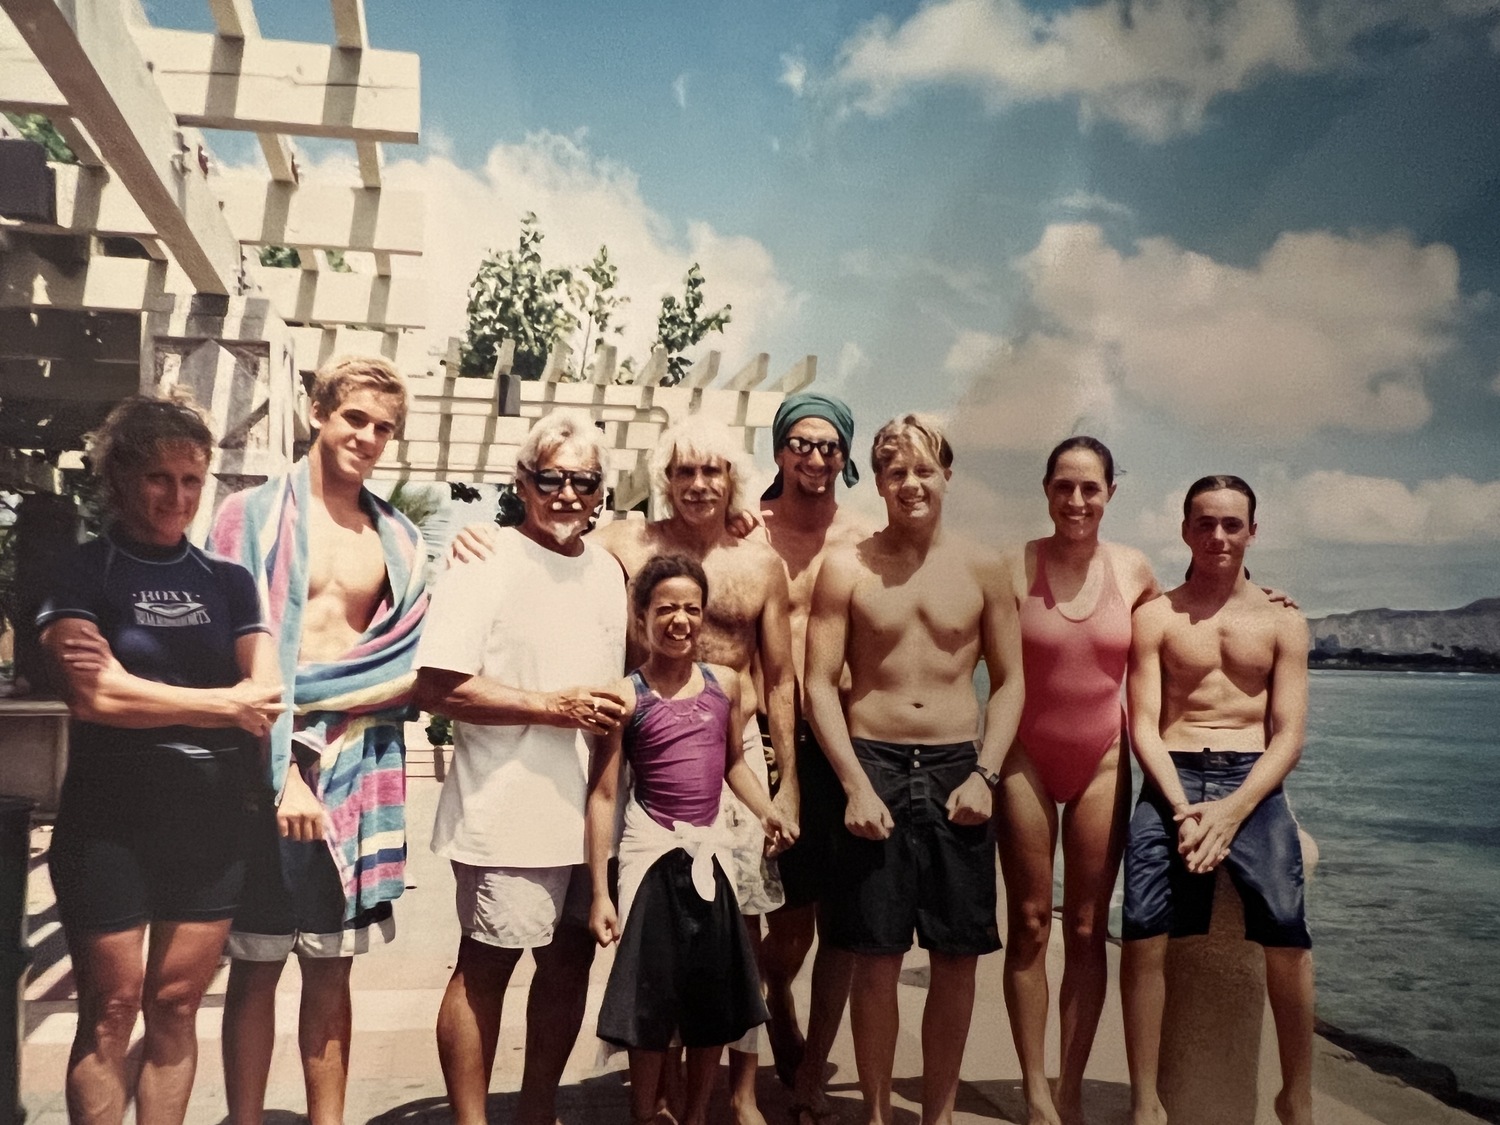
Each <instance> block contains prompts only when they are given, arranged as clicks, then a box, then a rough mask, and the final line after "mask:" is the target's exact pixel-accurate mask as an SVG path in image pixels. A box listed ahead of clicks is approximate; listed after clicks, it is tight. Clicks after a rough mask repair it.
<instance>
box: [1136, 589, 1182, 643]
mask: <svg viewBox="0 0 1500 1125" xmlns="http://www.w3.org/2000/svg"><path fill="white" fill-rule="evenodd" d="M1176 612H1177V610H1176V607H1175V606H1174V605H1173V604H1172V598H1171V595H1170V594H1157V595H1156V597H1154V598H1151V599H1150V600H1148V601H1145V602H1142V603H1141V604H1140V605H1138V606H1136V607H1135V610H1134V611H1133V612H1132V613H1131V615H1130V627H1131V629H1132V630H1133V631H1134V632H1135V633H1136V634H1137V636H1142V635H1159V634H1160V633H1161V632H1163V631H1164V630H1165V629H1166V627H1167V624H1168V623H1169V622H1170V621H1171V620H1172V617H1173V615H1174V614H1175V613H1176Z"/></svg>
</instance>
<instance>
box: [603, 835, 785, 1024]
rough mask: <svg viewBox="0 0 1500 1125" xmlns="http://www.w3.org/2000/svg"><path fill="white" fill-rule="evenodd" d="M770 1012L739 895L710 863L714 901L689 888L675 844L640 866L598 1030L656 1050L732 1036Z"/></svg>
mask: <svg viewBox="0 0 1500 1125" xmlns="http://www.w3.org/2000/svg"><path fill="white" fill-rule="evenodd" d="M769 1018H770V1014H769V1013H768V1012H767V1011H766V1002H765V999H764V998H763V997H762V995H761V988H760V973H759V972H758V971H757V969H756V966H755V956H754V954H753V952H752V951H751V947H750V935H749V934H748V933H747V932H746V931H745V920H744V919H743V918H742V917H740V907H739V902H738V901H737V900H736V899H735V897H734V890H733V888H732V887H730V885H729V880H728V879H727V878H726V877H725V875H724V871H723V868H721V867H720V866H719V864H718V861H717V860H715V861H714V900H713V901H712V902H705V901H704V900H703V898H702V897H701V896H700V895H699V894H698V892H697V891H696V890H695V889H694V888H693V861H692V858H691V857H690V856H689V855H688V854H687V852H686V851H684V850H683V849H682V848H673V849H672V850H671V851H670V852H668V853H667V854H666V855H664V856H662V857H661V858H660V859H658V860H657V861H656V862H655V863H653V864H652V865H651V867H650V869H649V870H648V871H647V872H646V875H645V878H643V879H642V880H641V886H640V890H638V891H637V892H636V896H635V900H634V902H633V903H632V904H631V907H630V917H629V918H627V919H626V920H625V932H624V934H623V935H622V936H621V938H620V948H619V950H618V951H617V952H616V954H615V964H614V968H613V970H612V971H611V972H610V974H609V984H608V985H607V986H606V988H605V990H604V1002H603V1005H602V1006H601V1007H600V1009H599V1038H600V1039H603V1040H604V1041H605V1042H607V1043H613V1044H615V1045H616V1046H618V1047H635V1048H638V1049H641V1050H647V1051H664V1050H666V1049H667V1047H669V1046H670V1045H671V1042H672V1037H673V1035H674V1034H675V1035H677V1036H678V1037H679V1038H680V1039H681V1041H682V1043H683V1045H684V1046H687V1047H717V1046H720V1045H722V1044H725V1043H733V1042H734V1041H735V1040H737V1039H739V1038H740V1037H741V1036H742V1035H744V1034H745V1032H747V1031H749V1030H750V1029H751V1028H752V1027H755V1026H756V1025H757V1024H762V1023H765V1022H766V1020H768V1019H769Z"/></svg>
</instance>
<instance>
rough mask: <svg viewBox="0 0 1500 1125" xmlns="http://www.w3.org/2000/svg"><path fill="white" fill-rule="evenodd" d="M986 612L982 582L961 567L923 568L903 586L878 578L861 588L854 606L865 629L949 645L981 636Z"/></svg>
mask: <svg viewBox="0 0 1500 1125" xmlns="http://www.w3.org/2000/svg"><path fill="white" fill-rule="evenodd" d="M983 612H984V595H983V593H982V592H981V591H980V589H979V584H978V583H977V582H975V581H974V579H973V577H972V576H971V575H970V574H969V573H968V572H967V571H966V570H963V569H960V568H944V569H943V570H942V571H940V572H938V573H935V574H931V575H928V574H923V573H922V572H920V571H919V572H918V573H917V574H916V575H913V576H912V577H910V578H908V579H907V580H906V581H905V582H902V583H899V584H888V583H887V582H885V581H883V580H882V579H881V578H880V577H879V576H872V577H871V578H869V579H867V580H865V581H863V582H861V583H860V584H859V585H858V586H857V587H856V589H855V593H854V597H853V599H852V601H851V605H850V614H851V621H852V623H853V624H854V626H855V628H856V631H858V632H860V633H864V634H870V635H875V636H885V637H891V638H900V637H903V636H905V635H907V634H910V633H913V632H914V631H915V632H919V633H921V634H925V635H926V636H928V637H930V638H931V639H932V640H933V641H935V642H936V643H938V644H939V645H945V646H951V645H954V644H958V643H962V642H963V641H964V640H966V639H971V638H973V637H974V636H977V634H978V631H979V623H980V618H981V616H982V614H983Z"/></svg>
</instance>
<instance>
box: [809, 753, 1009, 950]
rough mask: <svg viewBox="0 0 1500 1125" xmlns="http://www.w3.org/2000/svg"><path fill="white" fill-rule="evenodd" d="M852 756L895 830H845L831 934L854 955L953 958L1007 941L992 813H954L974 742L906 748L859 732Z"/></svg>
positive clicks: (836, 853)
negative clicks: (950, 804)
mask: <svg viewBox="0 0 1500 1125" xmlns="http://www.w3.org/2000/svg"><path fill="white" fill-rule="evenodd" d="M852 741H853V743H854V753H855V756H856V757H858V758H859V763H860V765H861V766H863V767H864V770H865V774H866V776H868V777H869V779H870V783H871V784H872V785H873V786H874V788H875V793H876V795H877V796H879V797H880V799H881V800H882V801H884V802H885V806H886V808H887V809H889V810H890V814H891V819H892V820H893V821H895V825H896V827H895V830H894V831H893V832H892V833H891V834H890V836H889V837H888V838H886V839H884V840H865V839H861V838H859V837H857V836H855V835H853V834H852V833H851V832H849V830H848V829H847V828H841V829H840V830H839V832H838V834H837V835H836V836H835V838H834V844H833V849H832V855H833V880H832V886H831V887H830V890H829V893H828V895H827V897H826V898H825V899H824V911H825V913H824V921H825V923H826V927H827V937H828V940H829V941H831V942H832V943H833V944H834V945H836V946H838V947H839V948H841V949H848V950H852V951H853V952H855V953H875V954H892V953H905V952H906V951H907V950H908V949H910V948H911V941H912V931H913V930H915V931H916V935H917V941H918V943H919V944H920V945H921V946H922V948H923V949H926V950H929V951H931V952H934V953H943V954H947V955H950V956H954V957H965V956H976V955H978V954H981V953H993V952H994V951H995V950H997V949H999V948H1000V930H999V926H998V925H997V924H996V920H995V902H996V896H995V834H994V825H993V823H992V822H991V821H990V820H988V819H987V820H986V821H985V822H984V823H983V824H976V825H959V824H954V823H953V822H952V821H950V820H949V819H948V812H947V808H946V805H947V801H948V796H949V794H951V793H952V792H953V790H955V789H957V788H958V787H959V786H960V785H962V784H963V782H964V781H965V780H966V779H967V778H968V777H969V775H970V774H971V773H972V772H973V769H974V764H975V763H976V762H977V761H978V750H977V748H976V747H975V744H974V743H973V742H958V743H950V744H947V745H941V746H909V745H901V744H898V743H894V742H876V741H873V740H870V739H863V738H856V739H853V740H852Z"/></svg>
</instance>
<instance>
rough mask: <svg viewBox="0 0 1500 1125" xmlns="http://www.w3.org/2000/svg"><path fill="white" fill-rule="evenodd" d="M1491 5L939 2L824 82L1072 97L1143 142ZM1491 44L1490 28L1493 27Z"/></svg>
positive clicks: (1026, 97) (1000, 98)
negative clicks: (1381, 38)
mask: <svg viewBox="0 0 1500 1125" xmlns="http://www.w3.org/2000/svg"><path fill="white" fill-rule="evenodd" d="M1497 10H1500V4H1497V3H1496V0H1218V2H1215V3H1205V2H1203V0H1098V2H1096V3H1085V4H1080V5H1078V6H1074V7H1068V8H1066V9H1065V10H1063V11H1060V12H1056V13H1049V14H1043V13H1040V12H1035V11H1032V10H1031V9H1030V8H1028V7H1027V5H1026V3H1025V2H1024V0H936V2H935V3H927V4H924V5H922V6H921V7H920V8H918V10H917V11H916V12H915V13H914V14H913V15H911V16H910V17H908V18H907V19H906V20H905V21H904V22H901V23H899V24H898V23H895V22H893V21H892V20H891V19H890V18H889V17H885V16H881V17H878V18H876V19H874V20H872V21H870V22H869V23H867V24H865V25H864V26H862V27H861V28H859V29H858V30H857V31H856V32H855V33H854V34H853V35H852V36H850V38H849V39H848V40H846V41H845V42H844V44H843V45H842V47H841V48H840V51H839V57H838V61H837V64H836V68H835V71H834V77H833V80H832V85H833V87H834V88H836V89H839V90H840V91H841V92H842V93H843V94H844V95H845V97H846V99H848V100H847V101H846V102H844V103H843V104H842V105H841V106H840V109H841V110H844V111H847V108H848V106H849V105H851V104H852V105H853V106H854V107H855V108H857V109H859V110H861V111H863V112H865V113H868V114H884V113H887V112H889V111H891V110H892V109H893V108H894V107H895V106H896V105H897V104H899V103H900V102H901V101H902V100H903V99H904V98H905V97H906V96H907V95H908V94H909V93H911V92H912V91H915V90H918V89H921V88H923V87H932V86H940V85H948V86H960V87H964V88H967V89H970V90H972V91H974V92H975V93H976V94H978V95H979V96H980V97H981V98H982V99H983V100H984V102H985V103H986V105H987V106H988V107H989V108H990V109H993V110H999V109H1002V108H1005V107H1007V106H1009V105H1013V104H1017V103H1024V102H1039V101H1055V100H1060V99H1076V100H1077V103H1078V107H1079V117H1080V120H1081V121H1082V123H1083V124H1085V125H1087V124H1089V123H1090V122H1092V121H1095V120H1105V121H1113V122H1116V123H1118V124H1120V125H1123V126H1124V127H1125V128H1126V129H1128V130H1130V131H1131V132H1132V133H1134V134H1135V135H1136V136H1138V137H1141V138H1144V139H1145V140H1148V141H1164V140H1167V139H1168V138H1171V137H1174V136H1177V135H1180V134H1182V133H1192V132H1196V131H1197V130H1198V129H1200V128H1201V127H1202V126H1203V124H1204V121H1205V119H1206V116H1207V112H1208V109H1209V106H1210V105H1211V104H1212V103H1213V101H1214V100H1215V99H1216V98H1218V97H1220V96H1222V95H1224V94H1231V93H1235V92H1237V91H1240V90H1244V89H1247V88H1249V87H1251V86H1253V85H1254V84H1255V83H1257V82H1259V81H1262V80H1264V79H1265V78H1267V77H1270V76H1274V75H1276V74H1306V73H1315V72H1322V71H1329V70H1336V69H1340V68H1345V67H1349V66H1352V65H1357V62H1356V58H1357V53H1358V52H1357V50H1356V49H1355V45H1356V42H1357V40H1359V38H1360V37H1361V36H1363V35H1365V34H1366V33H1368V32H1370V31H1373V30H1381V29H1391V28H1401V29H1404V30H1407V31H1409V32H1410V33H1411V35H1412V38H1413V39H1414V40H1423V39H1426V38H1428V37H1429V36H1431V35H1432V34H1434V33H1438V32H1441V31H1443V30H1445V29H1447V28H1454V29H1455V30H1456V31H1457V32H1458V33H1459V34H1469V33H1470V32H1469V31H1468V30H1467V29H1468V28H1470V27H1471V26H1472V21H1473V20H1474V19H1476V18H1480V17H1483V16H1486V15H1490V14H1493V13H1494V12H1496V11H1497ZM1490 44H1491V46H1492V47H1494V49H1495V50H1497V51H1500V29H1496V30H1495V31H1493V32H1492V33H1491V35H1490Z"/></svg>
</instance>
